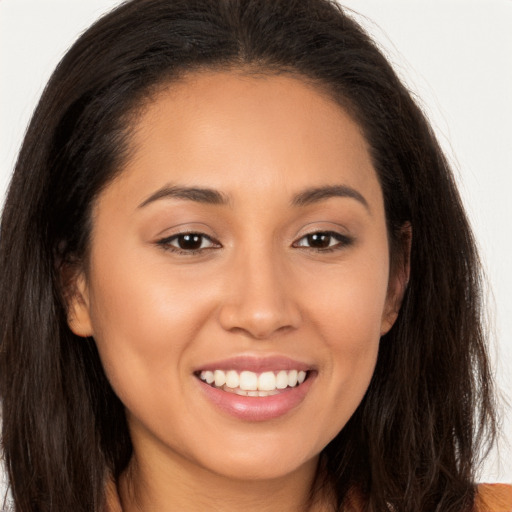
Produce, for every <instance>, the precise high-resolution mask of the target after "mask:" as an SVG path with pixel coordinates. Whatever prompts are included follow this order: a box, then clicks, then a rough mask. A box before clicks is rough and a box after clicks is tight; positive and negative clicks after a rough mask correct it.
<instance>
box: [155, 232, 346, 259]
mask: <svg viewBox="0 0 512 512" xmlns="http://www.w3.org/2000/svg"><path fill="white" fill-rule="evenodd" d="M315 236H317V237H329V245H328V246H327V247H310V246H305V245H300V242H301V241H302V240H307V239H308V238H310V237H315ZM184 237H197V238H199V239H200V242H201V244H200V245H201V246H202V245H203V242H204V241H205V240H208V241H209V242H210V243H211V246H209V247H201V246H200V247H199V248H197V249H184V248H182V247H177V246H175V245H172V244H173V242H177V243H179V241H180V239H181V240H183V239H184ZM333 239H334V240H335V241H337V243H335V244H334V245H330V243H331V241H332V240H333ZM311 242H312V240H311V238H310V239H309V243H311ZM353 242H354V239H353V238H351V237H349V236H346V235H342V234H341V233H336V232H335V231H314V232H312V233H308V234H306V235H304V236H302V237H301V238H299V239H298V240H297V241H296V242H294V243H293V244H292V247H295V248H297V249H303V250H308V249H309V250H313V251H315V252H319V253H327V252H334V251H339V250H342V249H344V248H346V247H349V246H350V245H352V244H353ZM157 245H159V246H160V247H162V248H163V249H164V250H166V251H171V252H173V253H175V254H178V255H184V256H193V255H195V254H201V253H203V252H205V251H209V250H211V249H219V248H221V247H222V245H221V244H220V243H219V242H218V241H216V240H214V239H213V238H211V237H209V236H208V235H205V234H204V233H198V232H185V233H178V234H176V235H172V236H169V237H166V238H162V239H161V240H158V241H157Z"/></svg>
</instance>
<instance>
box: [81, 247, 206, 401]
mask: <svg viewBox="0 0 512 512" xmlns="http://www.w3.org/2000/svg"><path fill="white" fill-rule="evenodd" d="M116 256H117V257H109V258H102V259H101V261H100V260H99V259H98V263H97V264H96V265H95V266H94V269H95V273H94V275H92V276H91V282H92V283H94V285H95V286H94V287H93V288H92V289H91V293H90V298H91V320H92V325H93V330H94V338H95V340H96V345H97V347H98V351H99V353H100V357H101V360H102V362H103V365H104V368H105V372H106V374H107V376H108V378H109V380H110V382H111V383H112V386H113V387H114V389H115V390H116V392H117V393H118V395H119V397H120V398H121V400H122V401H123V402H125V404H126V405H128V404H127V403H126V402H127V401H128V402H130V401H131V399H130V397H128V396H125V394H126V393H128V391H129V392H130V393H133V392H135V394H137V389H139V390H140V392H142V391H143V390H142V386H143V383H147V382H152V381H154V380H155V378H156V377H157V376H158V378H159V382H160V385H161V386H163V387H166V386H173V387H176V385H178V384H177V382H179V381H177V379H176V378H175V376H177V375H178V372H179V370H180V368H183V364H182V363H183V358H184V354H185V353H186V350H187V347H188V346H189V345H190V344H191V342H192V340H193V339H194V338H195V337H196V335H197V332H198V330H199V329H200V326H201V324H202V322H203V320H204V318H205V317H207V316H208V312H209V311H210V309H211V302H212V298H211V297H210V296H209V295H208V294H198V293H197V286H194V284H192V285H191V283H190V282H188V280H183V279H180V278H179V277H178V276H176V275H175V273H174V275H170V272H168V273H167V274H166V272H165V270H166V269H165V267H164V268H161V267H160V268H159V272H155V267H154V266H153V265H151V262H145V263H146V264H141V261H140V259H138V258H137V257H133V258H130V257H126V256H120V255H119V254H117V255H116ZM100 263H101V264H100ZM185 281H186V282H185ZM134 382H137V383H140V384H141V386H140V387H139V386H137V388H134V387H133V383H134ZM125 390H127V391H126V393H125ZM146 391H148V390H146Z"/></svg>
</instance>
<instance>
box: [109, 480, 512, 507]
mask: <svg viewBox="0 0 512 512" xmlns="http://www.w3.org/2000/svg"><path fill="white" fill-rule="evenodd" d="M104 512H123V509H122V508H121V502H120V501H119V495H118V494H117V489H116V485H115V483H114V482H113V481H110V482H109V484H108V485H107V504H106V508H105V511H104ZM475 512H512V485H508V484H480V485H479V486H478V494H477V496H476V500H475Z"/></svg>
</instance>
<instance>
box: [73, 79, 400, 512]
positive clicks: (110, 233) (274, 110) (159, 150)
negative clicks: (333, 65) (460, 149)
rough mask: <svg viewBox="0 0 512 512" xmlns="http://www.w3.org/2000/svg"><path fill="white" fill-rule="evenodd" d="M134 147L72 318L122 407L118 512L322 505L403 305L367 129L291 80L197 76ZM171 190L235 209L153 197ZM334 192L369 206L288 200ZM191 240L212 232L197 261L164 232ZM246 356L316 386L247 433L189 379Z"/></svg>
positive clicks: (153, 113) (104, 196)
mask: <svg viewBox="0 0 512 512" xmlns="http://www.w3.org/2000/svg"><path fill="white" fill-rule="evenodd" d="M132 144H133V152H132V154H131V157H130V159H129V161H128V162H127V163H126V165H125V168H124V169H123V172H122V173H121V175H120V177H119V178H118V179H116V180H115V181H114V182H113V183H112V184H110V185H109V186H108V187H107V188H106V189H105V190H104V191H103V192H102V193H101V195H100V196H99V198H98V200H97V202H96V204H95V207H94V211H93V227H92V237H91V247H90V257H89V259H88V266H87V268H85V269H84V271H83V272H82V273H81V274H80V275H79V276H78V277H77V280H76V289H77V293H76V295H75V297H74V299H73V301H72V303H71V305H70V312H69V323H70V327H71V328H72V330H73V331H74V332H75V333H76V334H79V335H80V336H94V339H95V340H96V343H97V346H98V349H99V353H100V357H101V359H102V362H103V365H104V368H105V371H106V374H107V376H108V378H109V380H110V382H111V384H112V386H113V388H114V390H115V391H116V393H117V394H118V396H119V397H120V399H121V400H122V402H123V403H124V405H125V407H126V411H127V418H128V423H129V427H130V432H131V436H132V439H133V445H134V457H133V460H132V463H131V465H130V467H129V470H128V471H127V472H126V474H125V475H123V478H122V479H121V483H120V496H121V500H122V503H123V508H124V510H125V512H126V511H132V510H159V511H166V510H181V511H195V510H198V511H199V510H206V509H208V510H219V511H220V510H222V511H229V510H248V511H250V510H258V511H259V512H260V511H261V510H279V511H280V512H282V511H287V510H289V511H295V512H296V511H298V510H306V509H310V510H313V509H315V506H317V507H319V508H318V509H320V508H322V507H323V506H324V505H325V503H324V504H322V503H318V502H317V504H316V505H311V504H310V505H311V507H310V508H308V506H309V505H308V504H307V503H308V502H307V496H308V493H309V491H310V489H311V487H312V486H313V485H314V477H315V473H316V470H317V465H318V459H319V453H320V451H321V450H322V449H323V448H324V447H325V446H326V444H327V443H328V442H329V441H330V440H331V439H332V438H333V437H334V436H336V434H337V433H338V432H339V431H340V430H341V429H342V428H343V426H344V425H345V424H346V422H347V420H348V419H349V418H350V416H351V415H352V414H353V412H354V411H355V409H356V408H357V406H358V404H359V403H360V401H361V399H362V397H363V395H364V393H365V391H366V389H367V386H368V384H369V382H370V379H371V376H372V373H373V371H374V367H375V363H376V358H377V351H378V346H379V341H380V337H381V335H383V334H384V333H386V332H387V331H388V330H389V329H390V328H391V326H392V324H393V322H394V321H395V319H396V315H397V305H398V304H399V303H400V298H401V295H402V293H403V286H402V284H401V283H403V282H404V279H403V278H401V277H400V276H393V277H392V278H390V273H389V268H390V261H389V247H388V238H387V233H386V222H385V214H384V205H383V197H382V191H381V188H380V185H379V182H378V179H377V176H376V173H375V170H374V169H373V167H372V163H371V159H370V156H369V152H368V149H367V144H366V141H365V139H364V138H363V136H362V134H361V132H360V130H359V127H358V126H357V124H356V123H355V122H354V121H353V120H352V119H351V118H350V117H349V116H348V115H347V114H346V113H345V112H344V111H343V110H342V109H341V108H340V106H339V105H338V104H336V103H335V102H334V101H333V100H331V99H330V98H328V97H327V96H326V95H324V94H323V93H321V92H320V91H319V90H318V89H316V88H315V87H314V86H312V85H310V84H306V83H305V82H304V81H301V80H300V79H298V78H296V77H292V76H284V75H281V76H258V77H256V76H251V75H243V74H242V73H236V72H229V73H228V72H202V73H197V74H193V75H190V76H189V77H187V78H186V79H185V80H183V81H181V82H179V83H177V84H173V85H172V86H170V87H169V88H167V89H165V90H162V91H161V92H160V93H158V95H157V96H156V97H155V98H154V99H153V101H152V102H151V103H150V104H149V105H148V106H147V108H145V110H144V112H143V113H142V115H141V116H140V118H139V120H138V121H137V124H136V127H135V130H134V133H133V140H132ZM170 186H174V187H175V186H186V187H201V188H209V189H214V190H216V191H218V192H219V193H220V194H222V196H223V197H224V198H226V199H227V202H226V203H225V204H205V203H203V202H199V201H196V200H192V199H184V198H176V197H169V196H164V197H160V198H156V199H154V200H151V201H149V202H148V198H150V197H151V196H152V195H154V194H155V193H156V192H158V191H159V190H161V189H162V188H165V187H170ZM325 186H343V187H350V189H351V190H353V191H356V192H357V194H359V195H360V197H359V198H355V197H350V196H341V197H340V196H334V197H331V196H330V197H323V198H317V200H315V201H310V202H309V203H307V204H302V205H297V204H293V199H294V198H296V196H297V194H300V193H301V192H304V191H305V190H309V189H312V188H316V187H325ZM353 195H354V194H353ZM144 203H146V204H144ZM142 204H143V206H141V205H142ZM184 231H189V232H190V231H192V232H194V233H203V234H205V235H206V237H209V238H206V237H205V238H203V239H202V245H203V249H202V250H201V251H200V252H192V253H191V252H190V251H188V252H187V251H185V252H183V251H182V252H176V250H175V249H176V246H177V244H178V242H177V240H178V239H173V240H171V241H169V237H171V236H173V235H177V234H179V233H182V232H184ZM315 232H322V233H326V232H335V233H339V234H340V235H342V237H341V238H340V239H339V240H338V239H337V238H335V237H334V236H333V237H331V238H330V239H329V238H327V240H328V241H329V245H331V247H329V249H330V250H325V249H321V248H318V247H314V246H311V244H310V243H309V242H310V239H308V238H307V237H306V235H308V234H311V233H315ZM165 238H167V239H168V240H167V245H166V246H164V245H162V243H159V241H161V240H162V239H165ZM210 240H213V242H211V241H210ZM172 244H174V246H173V245H172ZM402 277H403V276H402ZM239 355H250V356H256V357H260V356H275V355H279V356H283V355H284V356H286V357H290V358H292V359H295V360H298V361H301V362H305V363H307V364H308V365H310V366H311V367H312V368H314V369H315V372H316V373H315V379H314V381H313V383H312V385H311V387H310V389H309V391H308V393H307V395H306V396H305V398H304V400H303V401H302V402H301V403H300V404H299V405H298V406H297V407H295V408H293V409H292V410H291V411H289V412H288V413H286V414H285V415H283V416H281V417H279V418H274V419H271V420H268V421H259V422H255V421H245V420H241V419H239V418H235V417H233V416H231V415H229V414H226V413H224V412H223V411H221V410H219V409H218V408H217V407H216V406H215V405H214V404H212V403H211V401H209V400H208V399H207V398H206V397H205V395H204V393H202V391H201V389H200V387H201V385H200V383H199V382H198V379H197V377H196V376H195V375H194V371H195V370H196V369H197V368H198V367H201V366H202V365H205V364H207V363H208V362H211V361H218V360H220V359H225V358H230V357H234V356H239ZM321 501H322V500H320V502H321ZM170 504H172V506H171V505H170ZM322 509H323V510H325V508H322Z"/></svg>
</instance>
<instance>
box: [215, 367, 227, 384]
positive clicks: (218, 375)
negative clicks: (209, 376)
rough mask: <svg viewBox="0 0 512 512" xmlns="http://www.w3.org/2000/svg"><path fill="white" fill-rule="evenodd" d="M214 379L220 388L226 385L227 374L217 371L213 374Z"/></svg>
mask: <svg viewBox="0 0 512 512" xmlns="http://www.w3.org/2000/svg"><path fill="white" fill-rule="evenodd" d="M213 379H214V382H215V387H216V388H220V387H221V386H224V384H225V383H226V374H225V373H224V372H223V371H222V370H215V371H214V372H213Z"/></svg>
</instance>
